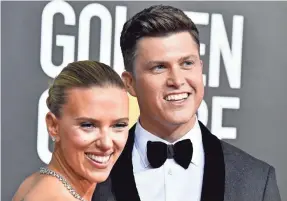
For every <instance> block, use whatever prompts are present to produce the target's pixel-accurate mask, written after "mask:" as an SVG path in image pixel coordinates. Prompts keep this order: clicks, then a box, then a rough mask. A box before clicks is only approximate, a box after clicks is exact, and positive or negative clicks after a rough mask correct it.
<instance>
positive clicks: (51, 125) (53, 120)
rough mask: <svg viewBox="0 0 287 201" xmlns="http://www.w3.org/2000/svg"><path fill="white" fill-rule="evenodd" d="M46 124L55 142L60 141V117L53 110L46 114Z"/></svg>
mask: <svg viewBox="0 0 287 201" xmlns="http://www.w3.org/2000/svg"><path fill="white" fill-rule="evenodd" d="M46 125H47V130H48V133H49V135H50V137H51V138H52V140H53V142H58V141H60V136H59V124H58V119H57V117H56V116H55V115H54V114H53V113H52V112H48V113H47V115H46Z"/></svg>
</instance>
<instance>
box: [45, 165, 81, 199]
mask: <svg viewBox="0 0 287 201" xmlns="http://www.w3.org/2000/svg"><path fill="white" fill-rule="evenodd" d="M40 174H46V175H51V176H54V177H56V178H57V179H59V180H60V181H61V182H62V183H63V184H64V186H65V187H66V189H67V190H68V191H69V192H70V193H71V194H72V195H73V196H74V197H75V198H76V199H78V200H81V201H86V200H84V198H82V197H81V196H80V195H79V194H78V193H77V192H76V191H75V190H74V189H73V188H72V186H71V185H70V184H69V183H68V182H67V180H66V179H65V178H64V177H62V176H61V175H60V174H58V173H57V172H55V171H53V170H50V169H49V168H43V167H42V168H40Z"/></svg>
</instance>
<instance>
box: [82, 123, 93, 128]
mask: <svg viewBox="0 0 287 201" xmlns="http://www.w3.org/2000/svg"><path fill="white" fill-rule="evenodd" d="M81 127H82V128H92V127H94V124H93V123H90V122H84V123H81Z"/></svg>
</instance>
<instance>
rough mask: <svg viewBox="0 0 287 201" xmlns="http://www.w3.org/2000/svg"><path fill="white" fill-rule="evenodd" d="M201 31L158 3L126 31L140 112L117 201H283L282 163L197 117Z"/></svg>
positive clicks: (116, 173)
mask: <svg viewBox="0 0 287 201" xmlns="http://www.w3.org/2000/svg"><path fill="white" fill-rule="evenodd" d="M199 44H200V43H199V35H198V30H197V28H196V26H195V25H194V23H193V22H192V21H191V20H190V19H189V18H188V17H187V16H186V15H185V14H184V13H183V12H182V11H181V10H179V9H176V8H174V7H171V6H162V5H159V6H152V7H150V8H147V9H145V10H143V11H141V12H139V13H138V14H136V15H135V16H134V17H133V18H131V19H130V20H128V21H127V22H126V23H125V25H124V27H123V31H122V35H121V49H122V53H123V58H124V64H125V67H126V71H125V72H124V73H123V74H122V77H123V80H124V82H125V85H126V87H127V90H128V91H129V93H130V94H131V95H132V96H135V97H137V100H138V104H139V108H140V117H139V120H138V122H137V123H136V125H134V126H133V127H132V128H131V129H130V134H129V138H128V142H127V144H126V147H125V149H124V151H123V153H122V155H121V157H120V158H119V160H118V162H117V163H116V165H115V166H114V169H113V170H112V174H111V184H112V192H113V194H114V197H115V198H114V199H115V200H117V201H139V200H141V201H187V200H191V201H200V200H201V201H223V200H224V201H279V200H280V195H279V191H278V187H277V183H276V177H275V170H274V168H273V167H272V166H270V165H268V164H266V163H265V162H262V161H260V160H258V159H255V158H254V157H252V156H250V155H248V154H247V153H245V152H243V151H241V150H239V149H238V148H235V147H233V146H232V145H229V144H227V143H226V142H223V141H220V140H219V139H217V138H216V137H215V136H214V135H212V134H211V133H210V132H209V130H208V129H207V128H206V127H205V126H204V125H203V124H202V123H201V122H200V121H198V119H197V116H196V112H197V110H198V108H199V106H200V104H201V101H202V99H203V95H204V85H203V80H202V68H203V64H202V61H201V59H200V55H199Z"/></svg>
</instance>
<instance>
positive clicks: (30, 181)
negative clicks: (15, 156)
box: [12, 173, 39, 201]
mask: <svg viewBox="0 0 287 201" xmlns="http://www.w3.org/2000/svg"><path fill="white" fill-rule="evenodd" d="M38 177H39V173H34V174H32V175H30V176H29V177H27V178H26V179H25V180H24V181H23V182H22V183H21V184H20V186H19V188H18V189H17V191H16V193H15V195H14V197H13V199H12V201H23V198H24V197H25V195H26V194H27V193H29V191H30V190H31V189H32V188H33V186H35V184H36V183H37V180H38ZM25 201H26V200H25Z"/></svg>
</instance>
